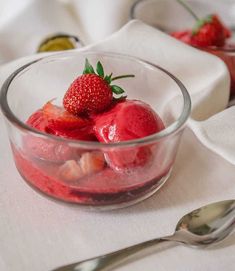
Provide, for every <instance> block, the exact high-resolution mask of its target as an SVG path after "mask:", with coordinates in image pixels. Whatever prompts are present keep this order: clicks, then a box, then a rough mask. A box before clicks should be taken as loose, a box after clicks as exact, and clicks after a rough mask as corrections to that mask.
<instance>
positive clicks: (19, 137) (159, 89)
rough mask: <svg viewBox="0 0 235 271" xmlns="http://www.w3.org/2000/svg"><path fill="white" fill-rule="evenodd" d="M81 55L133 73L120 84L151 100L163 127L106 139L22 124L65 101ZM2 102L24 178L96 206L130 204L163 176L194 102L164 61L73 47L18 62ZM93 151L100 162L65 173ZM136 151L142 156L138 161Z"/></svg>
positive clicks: (53, 194) (132, 95)
mask: <svg viewBox="0 0 235 271" xmlns="http://www.w3.org/2000/svg"><path fill="white" fill-rule="evenodd" d="M86 58H88V59H89V61H90V62H91V63H92V64H95V63H97V61H98V60H100V61H101V62H102V64H103V66H104V69H105V72H106V73H107V74H109V73H111V72H113V74H114V75H120V74H130V73H131V74H134V75H135V78H129V79H125V80H122V81H120V83H121V84H120V85H121V87H123V88H124V89H125V90H126V93H127V95H128V99H138V100H142V101H144V102H146V103H148V104H150V105H151V106H152V108H153V109H154V110H155V111H156V112H157V113H158V115H159V116H160V117H161V119H162V121H163V122H164V125H165V129H164V130H162V131H160V132H159V133H155V134H153V135H150V136H148V137H145V138H141V139H136V140H130V141H124V142H119V143H112V144H105V143H99V142H92V141H78V140H69V139H65V138H61V137H57V136H53V135H50V134H45V133H42V132H39V131H37V130H35V129H33V128H31V127H29V126H28V125H26V124H25V121H26V120H27V119H28V118H29V116H30V115H31V114H32V113H33V112H35V111H37V110H38V109H39V108H42V106H43V105H44V104H45V103H46V102H47V101H49V100H52V99H54V98H56V103H58V104H60V105H61V104H62V99H63V95H64V94H65V91H66V90H67V88H68V87H69V85H70V84H71V82H72V81H73V80H74V79H75V78H76V77H77V76H79V75H80V74H82V71H83V67H84V62H85V59H86ZM0 103H1V108H2V111H3V113H4V115H5V118H6V123H7V128H8V133H9V139H10V143H11V147H12V151H13V156H14V160H15V164H16V167H17V169H18V171H19V173H20V174H21V176H22V177H23V179H24V180H25V181H26V182H27V183H28V184H29V185H31V186H32V187H33V188H34V189H36V190H37V191H40V192H42V194H43V195H47V196H49V198H53V199H57V200H59V201H61V202H66V203H72V204H75V205H76V204H77V205H86V206H89V208H90V207H96V208H98V209H113V208H119V207H124V206H128V205H131V204H134V203H136V202H139V201H141V200H143V199H145V198H147V197H149V196H150V195H152V194H154V193H155V192H156V191H157V190H158V189H159V188H160V187H161V186H162V185H163V184H164V183H165V181H166V180H167V178H168V177H169V176H170V172H171V170H172V167H173V164H174V160H175V156H176V152H177V147H178V145H179V141H180V138H181V134H182V131H183V128H184V126H185V122H186V121H187V119H188V117H189V115H190V108H191V102H190V96H189V94H188V92H187V90H186V89H185V87H184V86H183V84H182V83H181V82H180V81H179V80H178V79H177V78H175V77H174V76H173V75H172V74H170V73H169V72H168V71H166V70H164V69H162V68H161V67H158V66H156V65H154V64H151V63H149V62H145V61H143V60H140V59H137V58H134V57H130V56H123V55H118V54H110V53H104V52H76V51H74V52H72V51H71V52H63V53H59V54H54V55H52V56H49V57H44V58H41V59H39V60H36V61H33V62H30V63H28V64H26V65H24V66H22V67H21V68H19V69H17V70H16V71H15V72H13V73H12V74H11V75H10V77H9V78H8V79H7V80H6V81H5V83H4V84H3V86H2V91H1V96H0ZM94 155H95V157H98V159H101V164H102V163H103V164H102V169H99V170H97V171H96V172H93V173H87V174H85V175H83V176H80V175H79V170H78V169H76V167H75V169H76V170H77V171H76V172H75V173H77V177H76V174H75V178H73V179H70V178H69V179H68V178H67V175H66V170H67V167H68V166H70V165H72V166H73V165H74V164H76V163H78V162H79V163H80V162H81V159H82V158H81V157H83V158H84V157H86V159H88V160H87V161H89V157H90V156H94ZM139 155H141V157H144V158H143V159H142V162H141V163H136V164H135V163H134V161H136V160H135V159H136V157H137V156H139ZM79 159H80V160H79ZM102 159H103V160H102ZM102 161H103V162H102ZM132 162H133V163H132ZM120 163H121V167H120ZM117 165H119V166H117Z"/></svg>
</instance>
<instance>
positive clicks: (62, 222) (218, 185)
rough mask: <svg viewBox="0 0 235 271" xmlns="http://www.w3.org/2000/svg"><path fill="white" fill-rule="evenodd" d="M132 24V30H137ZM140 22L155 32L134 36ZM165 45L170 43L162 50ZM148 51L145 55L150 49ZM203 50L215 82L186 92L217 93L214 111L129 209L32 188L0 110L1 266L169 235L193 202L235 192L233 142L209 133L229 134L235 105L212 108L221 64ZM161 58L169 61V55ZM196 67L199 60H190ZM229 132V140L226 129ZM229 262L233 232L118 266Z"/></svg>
mask: <svg viewBox="0 0 235 271" xmlns="http://www.w3.org/2000/svg"><path fill="white" fill-rule="evenodd" d="M96 2H97V1H96ZM119 3H120V2H119ZM6 27H7V26H6ZM130 29H131V28H130ZM130 29H129V30H130ZM135 29H136V33H134V31H135ZM140 29H146V39H148V35H151V36H152V33H154V32H152V31H153V30H150V29H149V28H145V26H141V25H138V24H137V26H136V28H133V29H132V30H131V31H133V32H131V33H132V34H133V35H137V34H138V31H139V30H140ZM127 33H129V32H125V31H124V32H123V34H122V35H123V36H124V37H125V35H127ZM0 34H1V32H0ZM141 34H143V32H141ZM123 36H122V37H123ZM153 36H155V34H154V35H153ZM156 38H159V39H162V40H164V39H166V41H167V42H168V44H172V42H173V41H170V40H168V39H167V37H165V36H162V35H161V33H156ZM112 39H113V40H112V41H114V40H115V41H117V43H115V46H116V47H117V48H116V51H118V48H119V43H118V35H117V36H114V37H113V38H112ZM97 40H98V39H97ZM119 42H120V41H119ZM128 42H129V45H130V44H131V39H130V40H128V41H127V39H126V43H125V44H126V45H127V43H128ZM155 42H156V40H155ZM174 42H175V41H174ZM174 42H173V43H174ZM102 44H103V45H102ZM110 45H111V42H110V43H109V40H107V41H106V42H105V43H100V44H97V45H95V47H94V48H96V49H102V48H104V49H108V48H110ZM174 45H175V46H178V49H179V50H185V53H186V54H187V53H190V51H189V49H187V48H186V47H185V48H184V47H182V46H183V45H182V46H181V45H179V44H177V43H175V44H174ZM115 46H113V49H115ZM132 48H133V47H132ZM129 49H130V48H129ZM164 50H166V46H165V44H163V45H162V52H164ZM169 50H170V48H168V51H167V52H169ZM170 51H171V50H170ZM20 53H22V52H21V51H20V50H19V51H17V54H20ZM133 53H135V54H141V50H139V49H138V48H137V47H136V48H133ZM148 53H149V56H150V52H148ZM147 55H148V54H146V56H147ZM197 56H198V57H199V56H200V55H198V53H197V52H196V51H193V52H192V57H197ZM161 57H162V54H160V53H159V56H158V55H156V59H157V58H159V59H160V58H161ZM203 57H207V60H208V62H210V61H212V63H214V64H215V66H214V67H215V70H216V73H215V74H216V75H215V76H217V83H219V84H218V86H217V85H216V84H215V85H213V84H212V83H211V82H209V81H208V82H209V84H208V87H207V88H205V89H204V88H203V82H204V84H205V81H203V82H202V85H200V84H199V86H200V87H201V89H200V88H199V89H198V92H199V93H203V92H202V90H205V95H197V94H198V93H197V91H196V88H195V89H194V87H193V85H192V89H191V90H190V91H191V94H192V93H194V91H195V93H194V94H195V95H192V98H193V102H194V105H196V104H199V105H200V103H201V102H202V101H203V102H205V103H206V104H208V105H209V104H210V100H209V98H207V97H204V96H207V95H209V97H210V95H211V99H212V98H214V99H215V98H216V99H215V100H216V101H217V102H216V104H215V105H214V106H212V107H210V108H207V110H202V112H203V113H202V114H201V116H200V117H201V118H202V119H203V117H204V119H205V117H206V116H210V115H213V114H215V116H214V117H213V118H212V119H210V120H209V121H207V120H205V121H204V122H197V121H195V120H191V121H190V122H189V126H190V128H187V129H186V131H185V133H184V135H183V138H182V141H181V146H180V148H179V153H178V155H177V160H176V164H175V167H174V170H173V174H172V176H171V177H170V179H169V181H168V182H167V183H166V185H165V186H164V187H163V188H162V189H161V190H160V191H159V192H158V193H157V194H155V195H154V196H152V197H151V198H150V199H148V200H146V201H144V202H142V203H140V204H137V205H135V206H132V207H129V208H126V209H121V210H116V211H109V212H86V211H84V210H83V209H82V208H79V207H78V208H72V207H70V206H65V205H60V204H57V203H54V202H52V201H50V200H48V199H45V198H44V197H42V196H41V195H39V194H37V193H36V192H34V191H33V190H32V189H31V188H30V187H28V186H27V185H26V184H25V183H24V182H23V181H22V178H21V177H20V176H19V174H18V172H17V170H16V169H15V166H14V163H13V160H12V155H11V150H10V147H9V143H8V139H7V134H6V130H5V127H4V124H3V117H2V115H1V113H0V130H1V137H0V138H1V140H0V183H1V185H0V270H1V271H2V270H3V271H21V270H22V271H31V270H34V271H49V270H50V269H52V268H55V267H57V266H60V265H63V264H67V263H71V262H75V261H79V260H83V259H86V258H90V257H93V256H96V255H99V254H103V253H107V252H110V251H113V250H116V249H120V248H122V247H125V246H129V245H132V244H135V243H137V242H141V241H144V240H148V239H151V238H156V237H160V236H164V235H168V234H170V233H172V232H173V231H174V228H175V225H176V223H177V221H178V219H179V218H180V217H181V216H182V215H184V214H185V213H187V212H189V211H191V210H192V209H194V208H198V207H200V206H201V205H204V204H207V203H209V202H212V201H217V200H224V199H232V198H233V199H234V198H235V182H234V176H235V167H234V163H233V162H234V156H235V152H234V150H233V149H231V146H232V147H233V146H235V145H234V141H233V140H230V141H229V140H228V142H224V141H223V140H222V139H223V138H224V139H225V136H223V134H222V135H221V134H220V136H217V137H216V136H213V132H211V131H217V130H218V129H224V131H225V128H226V127H227V130H226V135H229V131H231V130H232V129H234V128H233V127H234V126H233V123H234V122H229V123H226V121H225V119H226V116H228V117H230V119H229V120H231V119H233V116H235V109H234V108H231V109H229V110H225V111H223V112H221V113H218V114H216V112H219V111H220V110H222V109H223V107H224V106H225V103H226V99H227V98H226V97H227V94H226V90H228V86H227V85H226V80H225V79H226V71H225V70H224V69H223V65H222V66H221V63H220V61H219V60H214V58H212V57H209V56H206V55H203ZM28 59H31V57H28ZM198 59H199V58H198ZM165 60H166V59H165ZM26 61H27V59H24V60H19V61H18V62H15V63H13V64H9V66H5V67H2V68H1V69H0V81H1V82H2V81H3V80H4V78H5V77H6V74H8V73H9V72H10V71H12V69H13V67H16V66H19V65H20V64H22V63H23V62H26ZM164 63H165V62H164ZM164 63H163V64H164ZM169 63H170V62H169ZM182 63H183V62H182ZM166 65H168V64H167V62H166ZM183 66H184V65H183ZM173 68H174V67H173ZM174 69H175V68H174ZM194 69H197V67H196V66H195V67H194ZM220 71H221V74H220V73H219V72H220ZM176 72H177V73H178V74H177V75H178V76H183V73H182V74H181V71H180V70H179V71H176ZM198 72H199V70H198ZM209 76H210V73H208V78H209ZM182 78H183V79H185V82H184V83H186V85H187V87H188V86H189V85H190V84H192V83H193V78H194V77H192V78H191V80H192V81H190V77H188V81H187V78H184V76H183V77H182ZM219 86H220V88H219ZM216 89H218V90H219V89H222V90H223V91H225V92H224V95H222V96H221V99H220V100H219V102H218V100H217V98H218V97H220V95H218V91H216ZM206 94H207V95H206ZM212 94H213V95H212ZM196 97H197V98H196ZM215 100H213V101H215ZM200 112H201V111H200V107H199V108H197V107H195V108H194V113H195V115H197V116H199V115H198V114H199V113H200ZM217 117H218V120H217ZM233 120H234V119H233ZM224 124H226V125H224ZM229 124H230V126H231V127H230V126H229ZM208 127H210V129H209V128H208ZM218 127H221V128H218ZM213 129H214V130H213ZM216 129H217V130H216ZM209 132H211V133H212V134H210V133H209ZM227 138H230V139H231V136H230V137H229V136H228V137H227ZM225 141H226V140H225ZM208 142H209V143H210V144H208ZM202 143H203V144H205V145H203V144H202ZM205 146H206V147H205ZM217 146H219V147H217ZM234 268H235V235H231V236H230V238H228V239H227V240H226V241H225V242H224V243H223V244H221V245H220V246H218V247H217V248H215V249H210V250H194V249H190V248H186V247H183V246H176V247H172V248H169V249H168V250H163V251H160V252H158V253H156V254H153V255H150V256H148V257H146V258H144V259H140V260H139V261H137V262H135V263H133V264H131V265H128V266H124V267H121V268H120V269H119V270H122V271H124V270H129V271H130V270H135V271H142V270H159V271H161V270H162V271H163V270H164V271H165V270H168V271H171V270H174V271H175V270H183V271H184V270H185V271H194V270H195V271H196V270H197V271H198V270H203V271H204V270H205V271H210V270H211V271H220V270H226V271H233V270H234Z"/></svg>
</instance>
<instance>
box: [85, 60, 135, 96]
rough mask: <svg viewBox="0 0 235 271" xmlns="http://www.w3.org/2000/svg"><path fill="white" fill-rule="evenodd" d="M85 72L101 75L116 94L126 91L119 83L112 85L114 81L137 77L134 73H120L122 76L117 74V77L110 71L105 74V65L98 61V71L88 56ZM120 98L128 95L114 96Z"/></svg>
mask: <svg viewBox="0 0 235 271" xmlns="http://www.w3.org/2000/svg"><path fill="white" fill-rule="evenodd" d="M83 74H96V75H98V76H100V77H101V78H103V79H104V81H106V82H107V83H108V85H109V86H110V88H111V90H112V93H114V94H115V95H121V94H123V93H124V92H125V91H124V89H122V88H121V87H119V86H117V85H111V82H112V81H114V80H119V79H123V78H130V77H135V75H133V74H126V75H120V76H116V77H112V76H113V74H112V73H110V74H109V75H105V73H104V68H103V65H102V64H101V62H100V61H98V62H97V64H96V71H95V70H94V68H93V66H92V65H91V64H90V62H89V60H88V59H87V58H86V61H85V68H84V70H83ZM120 98H126V96H121V97H119V98H114V99H120Z"/></svg>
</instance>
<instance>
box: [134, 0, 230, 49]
mask: <svg viewBox="0 0 235 271" xmlns="http://www.w3.org/2000/svg"><path fill="white" fill-rule="evenodd" d="M149 1H151V2H154V1H156V0H137V1H135V2H134V3H133V4H132V6H131V8H130V13H129V19H130V20H138V18H136V16H135V9H136V8H137V6H138V5H139V4H140V3H142V2H149ZM160 31H161V30H160ZM192 47H195V48H197V49H208V50H212V51H219V52H224V53H235V48H228V47H224V48H223V47H218V46H206V47H199V46H198V47H197V46H192Z"/></svg>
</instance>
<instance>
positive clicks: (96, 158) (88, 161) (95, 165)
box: [80, 151, 105, 175]
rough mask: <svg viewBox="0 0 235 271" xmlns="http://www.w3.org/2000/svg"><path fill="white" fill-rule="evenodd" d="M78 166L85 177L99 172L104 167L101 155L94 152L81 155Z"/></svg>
mask: <svg viewBox="0 0 235 271" xmlns="http://www.w3.org/2000/svg"><path fill="white" fill-rule="evenodd" d="M80 166H81V168H82V171H83V173H84V174H85V175H88V174H93V173H96V172H99V171H101V170H102V169H103V168H104V166H105V159H104V155H103V153H102V152H98V151H95V152H86V153H84V154H82V157H81V159H80Z"/></svg>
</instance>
